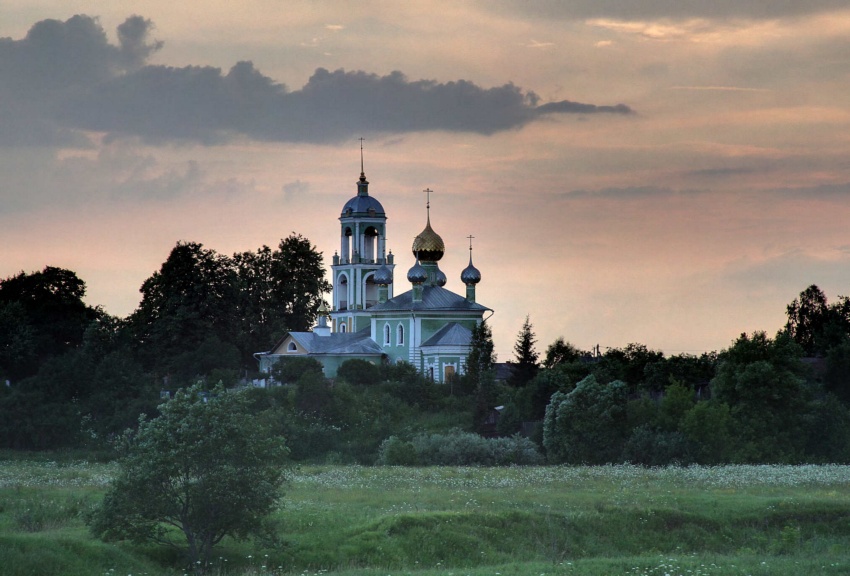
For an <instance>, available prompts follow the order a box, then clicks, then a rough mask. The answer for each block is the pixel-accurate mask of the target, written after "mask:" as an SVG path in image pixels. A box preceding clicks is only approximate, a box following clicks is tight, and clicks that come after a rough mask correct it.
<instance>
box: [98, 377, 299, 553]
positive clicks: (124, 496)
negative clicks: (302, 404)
mask: <svg viewBox="0 0 850 576" xmlns="http://www.w3.org/2000/svg"><path fill="white" fill-rule="evenodd" d="M243 394H244V393H241V392H238V393H237V392H231V393H228V392H225V390H224V389H223V388H221V387H219V388H217V389H216V390H215V391H214V392H213V393H212V394H211V395H210V396H209V397H208V398H207V397H206V396H204V395H203V394H202V389H201V387H200V386H197V385H196V386H192V387H190V388H185V389H183V390H181V391H178V392H177V394H176V395H175V397H174V399H172V400H169V401H167V402H166V403H164V404H163V405H161V407H160V415H159V416H157V417H156V418H154V419H152V420H145V419H144V418H143V419H142V420H141V421H140V424H139V428H138V431H136V432H135V433H130V432H128V433H127V434H126V435H125V437H124V444H123V446H124V454H123V457H122V459H121V460H120V469H119V472H118V475H117V476H116V478H115V480H113V482H112V485H111V486H110V488H109V490H108V491H107V493H106V496H105V497H104V499H103V502H102V504H101V505H100V506H99V508H97V509H96V510H95V511H94V512H93V513H92V515H91V516H90V517H89V527H90V529H91V531H92V532H93V533H94V534H95V535H97V536H98V537H100V538H103V539H104V540H131V541H134V542H140V543H141V542H155V543H159V544H164V545H167V546H171V547H175V548H179V549H184V550H186V553H187V556H188V560H189V561H190V562H192V563H193V564H195V563H198V562H200V563H201V565H202V566H203V565H206V564H208V563H209V560H210V557H211V556H210V554H211V552H212V549H213V547H214V546H215V545H217V544H218V543H219V542H220V541H221V540H222V538H224V537H225V536H231V537H234V538H237V539H241V538H247V537H249V536H251V535H257V534H262V533H263V530H264V529H266V528H268V525H267V523H265V522H264V521H265V520H266V519H267V518H268V517H269V515H270V514H271V512H272V511H273V510H274V509H275V506H276V505H277V502H278V500H279V498H280V497H281V486H282V483H283V481H284V468H283V465H284V461H285V459H286V456H287V450H286V447H285V446H284V441H283V439H282V438H281V437H275V436H274V435H273V434H271V433H270V430H269V429H268V428H267V427H266V426H265V425H264V424H263V423H262V419H258V418H253V417H251V416H250V415H249V408H248V404H247V400H246V398H245V397H244V395H243Z"/></svg>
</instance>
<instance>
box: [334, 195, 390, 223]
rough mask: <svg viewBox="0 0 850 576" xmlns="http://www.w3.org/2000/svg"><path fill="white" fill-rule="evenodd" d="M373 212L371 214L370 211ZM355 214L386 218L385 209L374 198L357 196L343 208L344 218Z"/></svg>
mask: <svg viewBox="0 0 850 576" xmlns="http://www.w3.org/2000/svg"><path fill="white" fill-rule="evenodd" d="M370 210H372V211H373V212H372V213H370V212H369V211H370ZM354 214H361V215H362V214H369V215H370V216H385V215H386V214H385V212H384V207H383V206H381V203H380V202H378V201H377V200H376V199H375V198H373V197H372V196H359V195H358V196H355V197H354V198H352V199H351V200H349V201H348V202H346V203H345V206H343V207H342V216H341V217H342V218H345V217H346V216H352V215H354Z"/></svg>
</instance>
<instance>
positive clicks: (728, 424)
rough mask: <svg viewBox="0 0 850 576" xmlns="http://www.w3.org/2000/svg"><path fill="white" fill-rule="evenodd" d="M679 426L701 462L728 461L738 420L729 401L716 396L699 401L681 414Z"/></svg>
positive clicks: (734, 439)
mask: <svg viewBox="0 0 850 576" xmlns="http://www.w3.org/2000/svg"><path fill="white" fill-rule="evenodd" d="M680 429H681V431H682V433H683V434H684V435H685V437H686V438H687V439H688V441H689V442H690V443H691V445H692V447H693V448H692V454H693V457H694V460H695V461H696V462H698V463H699V464H709V465H712V464H721V463H723V462H729V461H730V459H731V456H732V454H733V452H734V450H735V445H736V442H737V441H736V438H735V433H734V432H735V424H734V422H733V420H732V414H731V412H730V410H729V405H728V404H725V403H723V402H719V401H717V400H708V401H705V402H698V403H697V404H696V406H694V407H693V408H692V409H691V410H690V411H689V412H688V413H687V414H685V416H684V417H683V418H682V422H681V424H680Z"/></svg>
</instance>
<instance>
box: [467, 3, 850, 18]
mask: <svg viewBox="0 0 850 576" xmlns="http://www.w3.org/2000/svg"><path fill="white" fill-rule="evenodd" d="M480 3H481V4H482V8H483V9H487V10H493V9H496V10H501V11H504V12H509V13H517V14H522V15H523V17H525V18H528V17H536V18H541V19H547V20H550V19H585V18H619V19H623V20H634V19H656V18H658V19H663V18H672V19H681V18H716V19H729V18H748V19H759V20H762V19H764V20H770V19H774V18H783V17H795V16H802V15H806V14H818V13H822V12H826V11H829V10H836V9H838V10H841V9H846V8H847V2H846V0H806V1H805V2H802V1H797V2H765V1H764V0H713V1H711V2H705V1H703V0H645V1H642V2H624V1H623V0H572V1H570V2H564V1H563V0H537V1H535V2H527V1H525V0H486V1H485V0H481V1H480Z"/></svg>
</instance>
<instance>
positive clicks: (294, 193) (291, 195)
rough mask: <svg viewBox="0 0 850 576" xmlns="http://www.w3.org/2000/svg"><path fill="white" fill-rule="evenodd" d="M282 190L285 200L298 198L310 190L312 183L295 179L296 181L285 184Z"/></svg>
mask: <svg viewBox="0 0 850 576" xmlns="http://www.w3.org/2000/svg"><path fill="white" fill-rule="evenodd" d="M282 191H283V198H284V200H287V201H290V200H296V199H299V198H302V197H304V196H306V195H307V194H308V193H309V192H310V184H309V183H308V182H302V181H301V180H295V181H294V182H287V183H286V184H284V185H283V188H282Z"/></svg>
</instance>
